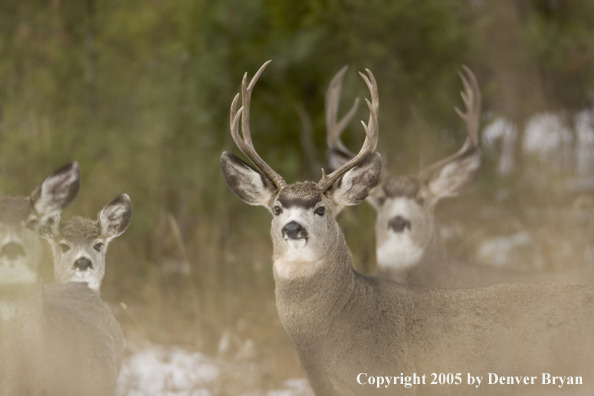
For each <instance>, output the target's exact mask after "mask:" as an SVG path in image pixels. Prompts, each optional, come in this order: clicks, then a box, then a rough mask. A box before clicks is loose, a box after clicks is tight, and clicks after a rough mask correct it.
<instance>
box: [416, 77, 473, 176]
mask: <svg viewBox="0 0 594 396" xmlns="http://www.w3.org/2000/svg"><path fill="white" fill-rule="evenodd" d="M462 68H463V69H464V72H465V74H463V73H461V72H458V75H460V79H461V80H462V84H463V85H464V91H462V92H460V95H461V96H462V100H463V101H464V105H465V106H466V112H465V113H463V112H462V111H460V109H458V108H457V107H454V110H456V113H458V115H459V116H460V118H462V119H463V120H464V122H465V123H466V131H467V135H466V140H465V141H464V145H463V146H462V148H461V149H460V150H459V151H458V152H457V153H456V154H454V155H451V156H449V157H447V158H444V159H442V160H441V161H438V162H436V163H434V164H433V165H430V166H428V167H426V168H424V169H423V170H421V172H419V178H420V179H421V180H422V181H426V180H427V179H428V178H429V177H431V175H432V174H433V172H434V171H435V170H437V169H439V168H441V167H443V166H445V165H446V164H448V163H450V162H452V161H454V160H456V159H458V158H462V157H465V156H466V155H468V154H470V153H472V152H474V151H475V150H477V149H478V143H479V141H478V131H479V121H480V114H481V91H480V89H479V86H478V82H477V80H476V77H475V76H474V73H473V72H472V71H471V70H470V69H469V68H468V67H466V66H462Z"/></svg>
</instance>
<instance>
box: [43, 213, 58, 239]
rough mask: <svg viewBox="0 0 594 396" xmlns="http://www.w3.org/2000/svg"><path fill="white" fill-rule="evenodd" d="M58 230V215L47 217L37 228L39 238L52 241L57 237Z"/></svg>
mask: <svg viewBox="0 0 594 396" xmlns="http://www.w3.org/2000/svg"><path fill="white" fill-rule="evenodd" d="M59 228H60V213H56V214H55V215H52V216H49V217H48V218H46V219H45V221H44V222H42V223H41V224H40V226H39V231H38V232H39V236H41V237H42V238H43V239H46V240H52V239H54V238H55V237H56V236H57V235H58V229H59Z"/></svg>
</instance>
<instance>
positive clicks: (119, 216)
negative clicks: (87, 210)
mask: <svg viewBox="0 0 594 396" xmlns="http://www.w3.org/2000/svg"><path fill="white" fill-rule="evenodd" d="M131 220H132V201H131V200H130V197H129V196H128V195H127V194H122V195H118V196H117V197H115V198H114V199H112V200H111V202H109V203H108V204H107V205H105V207H104V208H103V209H101V212H99V220H98V221H99V226H100V227H101V235H102V236H103V237H105V238H106V239H108V240H110V239H113V238H116V237H119V236H120V235H122V234H123V233H124V231H126V228H128V225H130V221H131Z"/></svg>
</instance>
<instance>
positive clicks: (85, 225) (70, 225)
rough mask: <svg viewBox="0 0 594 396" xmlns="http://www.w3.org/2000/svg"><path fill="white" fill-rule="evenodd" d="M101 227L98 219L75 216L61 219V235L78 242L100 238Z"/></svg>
mask: <svg viewBox="0 0 594 396" xmlns="http://www.w3.org/2000/svg"><path fill="white" fill-rule="evenodd" d="M100 235H101V227H99V224H97V222H96V221H93V220H90V219H86V218H84V217H73V218H71V219H69V220H62V221H60V237H61V238H63V239H66V240H67V241H70V242H73V243H76V242H82V241H86V240H92V239H95V238H98V237H99V236H100Z"/></svg>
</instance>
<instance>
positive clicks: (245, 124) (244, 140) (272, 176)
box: [230, 61, 287, 189]
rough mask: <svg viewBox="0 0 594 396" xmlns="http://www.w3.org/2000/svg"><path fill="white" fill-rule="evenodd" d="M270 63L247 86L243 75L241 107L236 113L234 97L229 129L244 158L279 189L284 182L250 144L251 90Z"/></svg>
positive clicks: (263, 66) (262, 67) (236, 96)
mask: <svg viewBox="0 0 594 396" xmlns="http://www.w3.org/2000/svg"><path fill="white" fill-rule="evenodd" d="M270 62H271V61H267V62H265V63H264V64H263V65H262V66H261V67H260V69H259V70H258V72H257V73H256V74H255V75H254V77H252V80H251V81H250V84H249V85H248V84H247V72H246V73H245V74H244V75H243V80H242V82H241V103H242V105H243V106H242V107H241V108H240V109H239V110H237V111H236V107H237V100H238V99H239V94H237V95H235V98H234V99H233V102H232V103H231V122H230V129H231V136H232V137H233V141H234V142H235V144H236V145H237V147H239V149H240V150H241V152H242V153H243V154H245V156H246V157H248V158H249V159H250V161H252V163H253V164H254V165H256V167H257V168H258V169H260V170H261V171H262V173H264V175H265V176H266V177H267V178H268V179H269V180H270V181H271V182H272V183H274V185H275V186H276V187H277V188H279V189H280V188H281V187H284V186H286V185H287V183H285V180H284V179H283V178H282V177H281V176H280V175H279V174H278V173H276V172H275V171H274V170H273V169H272V168H271V167H270V166H269V165H268V164H267V163H266V162H264V160H263V159H262V158H260V156H259V155H258V153H257V152H256V149H255V148H254V144H253V143H252V136H251V133H250V101H251V98H252V90H253V89H254V86H255V85H256V82H257V81H258V78H260V75H261V74H262V72H263V71H264V69H265V68H266V66H268V64H269V63H270ZM239 118H241V136H240V135H239V131H238V126H239Z"/></svg>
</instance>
